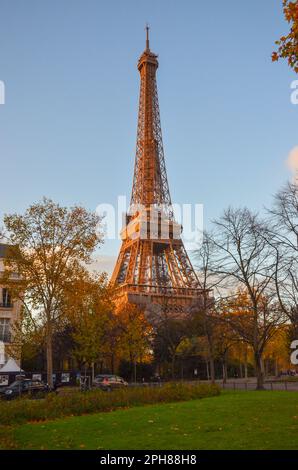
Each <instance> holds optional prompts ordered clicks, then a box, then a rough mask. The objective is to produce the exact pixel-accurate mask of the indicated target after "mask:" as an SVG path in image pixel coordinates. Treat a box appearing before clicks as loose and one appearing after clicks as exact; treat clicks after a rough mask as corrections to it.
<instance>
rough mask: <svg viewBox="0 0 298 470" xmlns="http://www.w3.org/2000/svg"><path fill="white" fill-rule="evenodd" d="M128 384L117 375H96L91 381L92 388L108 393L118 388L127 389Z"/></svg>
mask: <svg viewBox="0 0 298 470" xmlns="http://www.w3.org/2000/svg"><path fill="white" fill-rule="evenodd" d="M127 386H128V383H127V382H125V380H124V379H122V377H119V376H118V375H109V374H102V375H97V376H96V377H95V379H94V381H93V387H95V388H99V389H100V390H103V391H105V392H110V391H111V390H115V389H118V388H123V387H127Z"/></svg>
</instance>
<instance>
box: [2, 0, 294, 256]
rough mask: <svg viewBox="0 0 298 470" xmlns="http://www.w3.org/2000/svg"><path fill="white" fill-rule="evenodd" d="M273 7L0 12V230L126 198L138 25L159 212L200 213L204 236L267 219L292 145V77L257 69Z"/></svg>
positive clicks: (189, 3) (49, 6) (64, 5)
mask: <svg viewBox="0 0 298 470" xmlns="http://www.w3.org/2000/svg"><path fill="white" fill-rule="evenodd" d="M281 3H282V2H281V0H266V1H261V2H260V1H259V0H250V1H249V2H239V1H237V0H227V1H225V2H222V1H221V0H214V1H212V2H206V1H203V0H185V1H178V0H176V1H175V0H163V1H160V0H159V1H157V0H150V1H148V0H147V1H143V0H138V1H135V0H126V1H120V0H110V1H109V2H107V1H101V0H51V1H49V0H48V1H43V2H41V1H38V0H27V1H26V2H24V1H21V0H14V1H11V0H2V1H1V15H0V80H3V81H4V82H5V86H6V104H5V105H2V106H0V158H1V182H0V201H1V204H0V217H1V218H2V215H3V213H7V212H14V211H17V212H22V211H24V210H25V208H26V207H28V205H30V204H31V203H33V202H35V201H37V200H39V199H41V198H42V196H44V195H45V196H48V197H51V198H53V199H54V200H56V201H58V202H60V203H62V204H66V205H72V204H75V203H80V204H83V205H84V206H85V207H87V208H88V209H90V210H94V209H95V208H96V206H97V205H98V204H100V203H103V202H104V203H112V204H114V203H115V202H116V200H117V196H118V195H122V194H123V195H125V194H127V196H128V197H129V196H130V191H131V182H132V171H133V161H134V153H135V139H136V125H137V106H138V94H139V76H138V71H137V69H136V63H137V59H138V57H139V55H140V53H141V52H142V50H143V49H144V44H145V32H144V26H145V23H146V22H149V23H150V26H151V33H150V34H151V37H150V45H151V49H152V50H153V51H154V52H156V53H157V54H159V62H160V67H159V70H158V88H159V101H160V108H161V123H162V129H163V139H164V147H165V155H166V164H167V170H168V177H169V183H170V189H171V194H172V199H173V200H174V201H176V202H180V203H182V202H185V203H203V204H204V217H205V224H206V225H207V226H208V224H209V223H210V220H211V219H213V218H214V217H217V216H218V215H219V214H220V213H221V212H222V210H223V209H224V208H225V207H227V206H228V205H230V204H231V205H234V206H239V205H246V206H249V207H251V208H253V209H256V210H261V209H262V207H263V206H264V205H267V206H268V205H269V204H270V202H271V199H272V195H273V194H274V193H275V192H276V191H277V190H278V188H279V187H280V186H281V185H282V184H283V183H284V182H285V181H286V180H287V179H288V178H289V177H290V174H289V171H288V169H287V168H286V165H285V160H286V158H287V155H288V153H289V151H290V150H291V149H292V148H293V147H294V146H296V145H297V143H298V135H297V122H298V120H297V118H298V106H294V105H293V104H291V102H290V93H291V90H290V84H291V81H292V80H294V79H295V78H296V79H297V76H295V75H294V73H293V72H291V71H290V70H289V69H288V67H287V65H286V64H285V63H277V64H276V63H275V64H272V63H271V58H270V56H271V52H272V50H273V48H274V41H275V39H277V38H278V37H279V36H280V35H281V34H283V33H284V32H286V31H287V25H286V23H285V22H284V20H283V16H282V8H281ZM117 250H118V242H108V243H106V244H105V246H104V247H103V248H102V249H101V252H102V254H104V255H116V254H117Z"/></svg>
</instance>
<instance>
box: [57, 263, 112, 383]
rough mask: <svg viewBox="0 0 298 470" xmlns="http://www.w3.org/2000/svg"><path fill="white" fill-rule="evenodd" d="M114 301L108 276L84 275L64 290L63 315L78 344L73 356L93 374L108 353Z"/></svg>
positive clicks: (83, 273)
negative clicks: (98, 363)
mask: <svg viewBox="0 0 298 470" xmlns="http://www.w3.org/2000/svg"><path fill="white" fill-rule="evenodd" d="M112 299H113V291H112V288H111V287H110V286H109V285H108V283H107V278H106V275H105V274H101V275H98V276H97V275H92V274H90V273H88V272H86V271H85V272H82V274H81V277H80V278H79V279H77V280H76V282H74V283H73V284H72V285H71V288H70V289H67V290H65V297H64V302H63V311H64V315H65V318H66V319H67V321H68V322H69V325H70V326H71V330H72V337H73V340H74V343H75V347H74V350H73V355H74V357H75V358H76V359H77V361H78V362H79V364H84V365H85V366H89V367H91V368H92V371H94V364H95V363H96V362H98V361H101V360H102V359H103V357H104V356H105V354H106V353H107V349H108V348H107V343H108V339H109V336H110V332H111V326H112V322H113V311H114V303H113V300H112ZM93 375H94V374H93ZM92 379H94V377H92Z"/></svg>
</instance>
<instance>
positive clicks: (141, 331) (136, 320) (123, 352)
mask: <svg viewBox="0 0 298 470" xmlns="http://www.w3.org/2000/svg"><path fill="white" fill-rule="evenodd" d="M117 322H118V326H119V329H120V331H119V355H120V357H121V359H122V360H123V359H128V360H129V361H130V364H131V370H132V371H134V372H133V380H134V381H135V382H136V381H137V373H136V371H137V370H136V366H137V362H140V363H141V362H146V360H147V359H148V356H149V354H150V353H149V350H150V340H151V335H152V328H151V327H150V325H149V323H148V322H147V320H146V318H145V315H144V310H142V309H141V308H139V307H138V306H137V305H135V304H131V303H129V302H127V303H125V304H122V305H121V306H120V307H119V308H118V309H117Z"/></svg>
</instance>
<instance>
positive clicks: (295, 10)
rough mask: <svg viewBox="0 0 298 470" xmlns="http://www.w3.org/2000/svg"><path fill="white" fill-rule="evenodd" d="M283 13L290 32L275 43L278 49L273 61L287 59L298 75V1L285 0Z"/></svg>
mask: <svg viewBox="0 0 298 470" xmlns="http://www.w3.org/2000/svg"><path fill="white" fill-rule="evenodd" d="M283 11H284V16H285V19H286V21H287V22H288V23H289V25H290V31H289V33H288V34H287V35H286V36H282V37H281V38H280V39H279V40H278V41H275V43H276V44H277V46H278V49H277V51H274V52H273V53H272V61H273V62H274V61H277V60H279V59H281V58H282V59H287V61H288V64H289V66H290V67H291V68H292V69H293V70H294V71H295V72H296V73H298V1H297V0H295V1H291V0H283Z"/></svg>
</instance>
